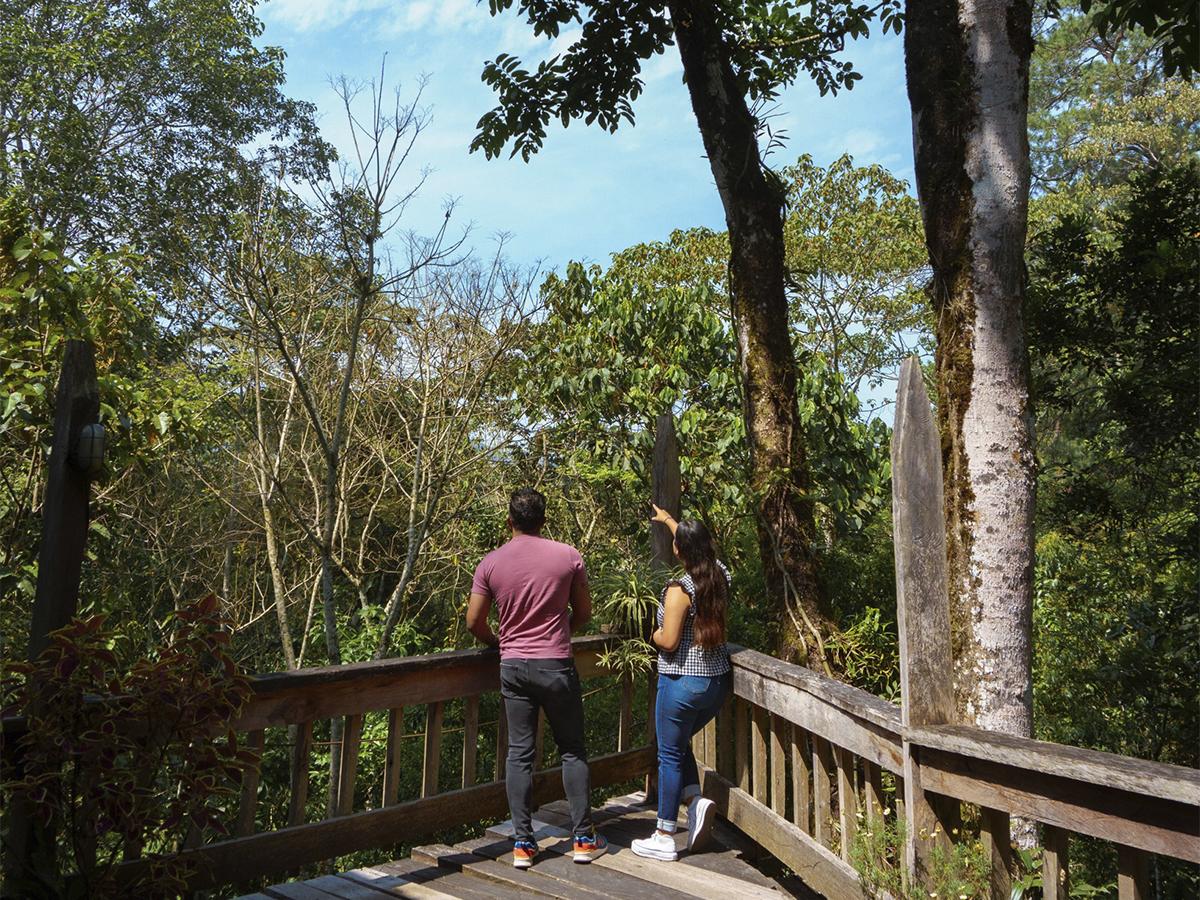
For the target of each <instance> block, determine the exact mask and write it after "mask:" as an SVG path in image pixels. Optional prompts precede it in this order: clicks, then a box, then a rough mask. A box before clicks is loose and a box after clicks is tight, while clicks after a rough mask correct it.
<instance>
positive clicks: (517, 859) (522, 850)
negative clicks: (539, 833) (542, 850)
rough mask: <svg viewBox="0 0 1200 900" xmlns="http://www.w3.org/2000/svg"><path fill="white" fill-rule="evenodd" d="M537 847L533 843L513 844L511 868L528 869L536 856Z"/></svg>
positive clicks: (518, 842)
mask: <svg viewBox="0 0 1200 900" xmlns="http://www.w3.org/2000/svg"><path fill="white" fill-rule="evenodd" d="M537 851H538V846H537V844H535V843H534V842H533V841H517V842H516V843H514V844H513V868H514V869H528V868H529V867H530V866H532V865H533V858H534V857H535V856H537Z"/></svg>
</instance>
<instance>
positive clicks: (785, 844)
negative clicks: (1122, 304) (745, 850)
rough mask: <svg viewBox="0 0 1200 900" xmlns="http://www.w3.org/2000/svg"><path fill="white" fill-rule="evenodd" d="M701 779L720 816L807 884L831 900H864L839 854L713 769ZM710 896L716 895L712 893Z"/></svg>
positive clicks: (860, 887)
mask: <svg viewBox="0 0 1200 900" xmlns="http://www.w3.org/2000/svg"><path fill="white" fill-rule="evenodd" d="M701 778H702V780H703V782H704V796H705V797H708V798H710V799H711V800H712V801H713V802H714V803H715V804H716V806H717V811H718V812H719V813H720V814H721V816H723V817H724V818H725V819H726V820H727V821H729V822H730V823H732V824H733V825H736V826H737V827H738V828H740V829H741V830H742V831H743V832H745V833H746V834H747V835H748V836H749V837H751V838H752V839H753V840H755V841H757V842H758V843H759V844H761V845H762V846H763V847H764V848H765V849H766V850H768V851H769V852H770V853H771V854H772V855H773V856H774V857H775V858H776V859H778V860H779V861H780V862H782V863H783V864H784V865H786V866H787V867H788V868H790V869H791V870H792V871H794V872H795V873H796V874H797V875H798V876H799V877H800V878H801V879H802V880H803V881H804V883H805V884H807V885H808V886H809V887H811V888H812V889H813V890H816V891H819V892H820V893H821V894H824V895H825V896H826V897H827V898H829V900H863V898H864V894H863V889H862V885H861V883H860V882H859V878H858V873H857V872H855V871H854V869H853V868H851V867H850V866H849V865H848V864H847V863H846V862H844V861H843V860H842V859H841V858H840V857H838V856H837V854H835V853H833V852H831V851H830V850H829V849H827V848H826V847H824V846H822V845H821V844H820V843H819V842H818V841H817V840H816V839H815V838H814V837H811V836H810V835H808V834H806V833H805V832H803V831H801V830H800V829H799V828H797V827H796V826H795V825H794V824H792V823H791V822H789V821H787V820H786V819H781V818H780V817H779V816H777V815H775V813H774V812H773V811H772V810H771V809H770V808H768V807H767V806H764V805H763V804H761V803H759V802H758V801H757V800H755V799H754V798H753V797H752V796H751V795H750V794H748V793H747V792H745V791H743V790H741V789H740V788H738V787H737V786H736V785H734V784H733V783H732V782H730V781H729V780H727V779H725V778H723V777H722V776H721V775H719V774H717V773H716V772H714V771H712V770H711V769H705V770H704V771H703V772H702V773H701ZM707 896H710V897H711V896H717V894H716V892H710V893H709V894H708V895H707ZM730 896H736V894H731V895H730Z"/></svg>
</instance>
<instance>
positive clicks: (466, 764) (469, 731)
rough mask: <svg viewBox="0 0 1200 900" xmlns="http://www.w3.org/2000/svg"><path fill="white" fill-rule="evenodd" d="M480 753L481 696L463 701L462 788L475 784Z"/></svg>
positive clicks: (474, 696) (476, 695)
mask: <svg viewBox="0 0 1200 900" xmlns="http://www.w3.org/2000/svg"><path fill="white" fill-rule="evenodd" d="M478 752H479V695H478V694H475V695H473V696H470V697H468V698H467V699H466V700H465V701H463V756H462V786H463V787H465V788H468V787H470V786H471V785H473V784H474V783H475V759H476V756H477V755H478Z"/></svg>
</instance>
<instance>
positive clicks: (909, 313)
mask: <svg viewBox="0 0 1200 900" xmlns="http://www.w3.org/2000/svg"><path fill="white" fill-rule="evenodd" d="M780 177H781V178H783V180H784V181H785V182H786V184H787V214H786V217H785V219H784V242H785V245H786V263H787V270H788V293H789V298H790V307H791V321H792V327H793V329H794V332H795V336H796V342H797V351H798V354H797V355H798V356H800V357H801V358H803V354H804V352H805V351H816V352H819V353H820V354H821V355H822V356H823V357H824V358H825V361H826V362H827V363H828V365H829V367H830V368H831V369H833V371H834V372H836V373H837V374H838V375H840V376H842V378H843V379H844V380H845V382H846V384H847V386H848V389H849V391H850V392H851V393H857V392H858V391H859V390H860V388H861V386H862V384H863V383H864V382H865V383H867V384H869V385H870V386H871V387H879V385H880V384H882V382H883V379H884V378H885V377H890V376H891V373H892V372H893V371H894V370H895V369H896V367H897V366H898V365H899V364H900V362H901V361H902V360H903V359H904V358H905V357H907V356H910V355H912V354H913V353H918V354H923V355H924V354H928V353H930V352H932V349H933V348H932V343H931V339H932V334H933V322H932V319H931V311H930V309H929V305H928V303H927V302H926V299H925V293H924V287H925V284H924V283H925V281H926V280H927V279H928V268H927V257H926V250H925V240H924V236H923V234H922V229H921V213H920V209H919V208H918V206H917V201H916V199H915V198H914V197H912V196H911V195H910V194H909V192H908V185H907V184H905V182H903V181H901V180H900V179H898V178H896V177H895V176H894V175H892V174H891V173H890V172H888V171H887V170H886V169H884V168H883V167H882V166H878V165H870V166H855V165H854V159H853V158H852V157H851V156H849V155H843V156H841V157H839V158H838V159H836V160H834V161H833V162H832V163H830V164H829V165H828V166H819V165H817V164H816V163H815V162H813V159H812V157H811V156H809V155H808V154H805V155H803V156H801V157H800V158H799V159H798V160H797V161H796V162H795V163H794V164H793V165H790V166H787V167H786V168H784V169H783V170H782V171H781V172H780Z"/></svg>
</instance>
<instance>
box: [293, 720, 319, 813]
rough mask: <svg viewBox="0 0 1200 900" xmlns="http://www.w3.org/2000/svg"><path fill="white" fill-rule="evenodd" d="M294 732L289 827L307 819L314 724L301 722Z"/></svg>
mask: <svg viewBox="0 0 1200 900" xmlns="http://www.w3.org/2000/svg"><path fill="white" fill-rule="evenodd" d="M294 732H295V737H294V742H293V744H292V765H291V790H290V791H289V792H288V818H287V823H288V825H299V824H301V823H302V822H304V820H305V818H306V809H307V806H308V783H309V781H308V780H309V771H308V770H309V763H310V761H311V760H310V757H311V756H312V733H313V723H312V722H301V723H300V724H298V725H296V726H295V728H294Z"/></svg>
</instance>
